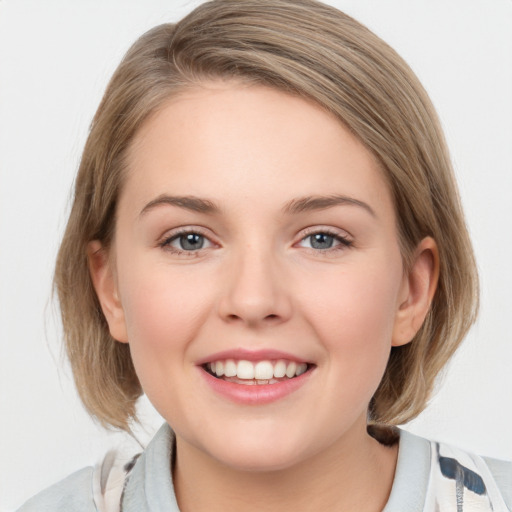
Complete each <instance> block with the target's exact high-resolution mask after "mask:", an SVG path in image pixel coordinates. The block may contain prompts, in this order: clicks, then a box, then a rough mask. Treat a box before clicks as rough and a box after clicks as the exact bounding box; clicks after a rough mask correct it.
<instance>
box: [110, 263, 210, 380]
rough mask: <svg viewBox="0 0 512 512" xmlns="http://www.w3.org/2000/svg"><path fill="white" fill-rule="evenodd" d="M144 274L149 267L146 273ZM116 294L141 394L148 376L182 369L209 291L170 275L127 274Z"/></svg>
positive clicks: (159, 272) (156, 271) (140, 271)
mask: <svg viewBox="0 0 512 512" xmlns="http://www.w3.org/2000/svg"><path fill="white" fill-rule="evenodd" d="M145 268H147V266H146V267H145ZM122 282H123V283H124V288H123V289H122V290H120V292H121V297H122V303H123V310H124V313H125V321H126V328H127V332H128V341H129V343H130V351H131V354H132V358H133V361H134V364H135V367H136V370H137V373H138V375H139V378H140V379H141V382H142V384H143V387H144V388H145V382H144V381H145V380H146V379H147V378H149V379H150V378H151V376H152V375H159V374H160V375H161V374H166V375H169V371H171V370H172V368H173V367H175V366H176V365H178V364H180V365H182V364H183V362H184V359H185V357H186V348H187V346H188V344H189V343H190V342H191V341H192V340H193V339H194V338H195V336H196V332H197V329H198V327H199V326H200V325H201V323H202V317H203V316H204V315H205V310H207V304H208V303H209V301H208V300H207V298H206V296H207V290H205V288H204V283H203V286H202V287H199V286H198V284H199V283H196V282H195V280H194V279H190V278H188V279H187V278H186V276H180V275H179V273H174V274H172V273H171V272H169V269H167V268H165V267H162V268H158V267H154V266H152V267H151V271H145V270H144V268H142V267H141V268H138V269H134V268H132V269H131V272H129V273H126V274H125V279H124V280H123V281H122Z"/></svg>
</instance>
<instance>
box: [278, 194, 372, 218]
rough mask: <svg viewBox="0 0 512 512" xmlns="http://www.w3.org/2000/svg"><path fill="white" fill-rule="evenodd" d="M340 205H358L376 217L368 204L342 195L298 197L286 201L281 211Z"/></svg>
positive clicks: (298, 211) (294, 211)
mask: <svg viewBox="0 0 512 512" xmlns="http://www.w3.org/2000/svg"><path fill="white" fill-rule="evenodd" d="M340 205H350V206H359V207H360V208H363V209H364V210H366V211H367V212H368V213H369V214H370V215H371V216H372V217H377V215H376V213H375V211H374V210H373V208H372V207H371V206H370V205H369V204H367V203H365V202H363V201H360V200H359V199H354V198H353V197H348V196H343V195H330V196H305V197H299V198H297V199H292V200H291V201H289V202H288V203H286V204H285V206H284V208H283V211H284V213H287V214H293V213H303V212H311V211H317V210H325V209H327V208H332V207H333V206H340Z"/></svg>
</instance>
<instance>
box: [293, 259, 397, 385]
mask: <svg viewBox="0 0 512 512" xmlns="http://www.w3.org/2000/svg"><path fill="white" fill-rule="evenodd" d="M400 276H401V266H398V265H396V264H395V265H392V264H390V265H386V264H385V263H382V264H381V265H378V266H371V265H362V266H359V267H357V268H347V269H344V270H343V271H342V272H339V273H338V274H337V275H331V276H324V277H323V278H322V280H320V281H317V282H316V286H315V288H314V290H315V292H314V293H310V294H309V296H308V306H304V307H303V309H304V310H305V311H308V312H309V313H308V320H309V324H310V325H311V326H312V327H313V329H314V330H315V331H316V335H317V337H318V338H319V339H320V340H321V341H322V343H323V345H324V348H325V350H326V353H327V354H328V357H329V359H330V360H331V362H332V363H333V364H336V365H338V366H339V367H341V368H342V372H343V373H345V374H349V375H356V374H358V373H361V372H369V373H374V374H375V375H376V379H377V384H378V381H379V380H380V377H381V374H382V373H383V371H384V368H385V365H386V363H387V360H388V357H389V352H390V349H391V338H392V333H393V326H394V321H395V313H396V308H397V297H398V291H399V285H400Z"/></svg>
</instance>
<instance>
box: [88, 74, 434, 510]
mask: <svg viewBox="0 0 512 512" xmlns="http://www.w3.org/2000/svg"><path fill="white" fill-rule="evenodd" d="M128 162H129V170H128V173H127V176H126V181H125V184H124V187H123V190H122V193H121V196H120V202H119V207H118V216H117V224H116V233H115V238H114V242H113V245H112V247H110V248H108V250H107V248H103V247H102V246H101V244H100V243H99V242H97V241H95V242H92V243H91V244H90V247H89V259H90V267H91V275H92V277H93V281H94V285H95V288H96V291H97V293H98V297H99V299H100V302H101V304H102V308H103V311H104V313H105V316H106V318H107V321H108V323H109V327H110V331H111V333H112V335H113V336H114V338H115V339H117V340H119V341H120V342H123V343H129V344H130V350H131V354H132V357H133V361H134V364H135V368H136V371H137V375H138V376H139V379H140V381H141V384H142V387H143V389H144V391H145V392H146V394H147V395H148V397H149V399H150V400H151V402H152V403H153V404H154V406H155V407H156V408H157V410H158V411H159V412H160V414H161V415H162V416H163V417H164V418H165V419H166V420H167V421H168V423H169V424H170V425H171V426H172V428H173V429H174V431H175V432H176V439H177V462H176V466H175V468H174V480H175V482H174V484H175V489H176V494H177V498H178V502H179V505H180V509H181V510H183V511H192V510H193V511H195V512H197V511H202V510H209V511H215V510H226V509H229V510H242V511H252V510H268V511H272V510H287V509H291V507H293V510H299V511H301V510H336V511H342V510H359V511H363V512H364V511H367V510H368V511H370V510H371V511H377V510H382V508H383V506H384V505H385V503H386V500H387V498H388V496H389V492H390V489H391V485H392V480H393V475H394V470H395V465H396V458H397V447H396V446H395V447H391V448H388V447H384V446H382V445H380V444H379V443H378V442H377V441H375V440H374V439H372V438H371V437H370V436H368V434H367V433H366V412H367V408H368V403H369V401H370V399H371V397H372V395H373V394H374V392H375V390H376V388H377V386H378V384H379V382H380V380H381V377H382V375H383V373H384V370H385V367H386V364H387V360H388V356H389V352H390V349H391V347H392V346H398V345H402V344H405V343H408V342H409V341H410V340H411V339H412V338H413V336H414V334H415V333H416V332H417V330H418V329H419V327H420V326H421V323H422V322H423V319H424V317H425V315H426V313H427V311H428V307H429V304H430V301H431V298H432V295H433V293H434V290H435V286H436V281H437V272H438V261H437V250H436V246H435V242H434V241H433V240H432V239H430V238H426V239H424V240H423V241H422V242H421V244H420V245H419V246H418V248H417V250H416V254H415V261H414V264H413V266H412V268H411V269H410V271H408V272H405V271H404V268H403V262H402V257H401V254H400V249H399V243H398V236H397V230H396V218H395V212H394V206H393V202H392V198H391V194H390V191H389V190H388V187H387V185H386V183H385V180H384V178H383V174H382V170H381V169H380V167H379V164H378V163H377V161H376V160H375V158H374V157H373V156H372V154H371V153H370V152H369V151H368V150H367V149H366V148H365V147H364V146H363V145H362V144H361V143H360V142H359V141H358V140H357V139H356V138H355V137H354V136H352V135H351V134H350V132H349V131H348V130H347V129H346V128H344V126H343V125H342V124H341V123H340V122H339V121H337V120H336V119H335V118H334V117H332V116H331V115H330V114H328V113H326V112H325V111H324V110H322V109H321V108H320V107H319V106H317V105H316V104H313V103H310V102H307V101H305V100H304V99H300V98H297V97H293V96H290V95H287V94H285V93H283V92H280V91H276V90H273V89H269V88H265V87H263V86H247V85H240V84H237V83H230V82H227V83H225V82H220V83H205V84H204V85H203V86H202V87H197V88H194V89H190V90H187V91H186V92H184V93H182V94H180V95H179V96H176V97H173V98H171V99H170V100H169V101H168V103H167V104H166V105H165V106H164V107H163V108H162V109H161V110H160V111H159V112H158V113H157V114H156V115H153V116H152V117H151V118H150V119H149V120H148V121H147V122H146V123H145V125H144V126H143V127H142V129H141V130H140V132H139V133H138V134H137V136H136V139H135V142H134V144H133V145H132V147H131V148H130V152H129V158H128ZM164 194H167V195H172V196H195V197H198V198H203V199H206V200H208V201H211V202H212V203H215V204H216V205H217V206H218V207H219V211H218V212H215V213H205V212H200V211H192V210H189V209H187V208H183V207H179V206H176V205H173V204H168V203H159V204H151V203H152V202H154V201H155V200H159V199H161V197H162V195H164ZM335 194H336V195H342V196H344V197H348V198H350V199H352V200H356V201H358V202H361V203H364V205H366V206H361V204H355V203H353V202H352V203H351V202H345V203H342V204H336V205H331V206H330V207H324V208H321V209H313V210H311V211H301V212H283V208H284V207H285V206H286V205H287V204H289V203H290V201H293V200H295V199H297V198H303V197H305V196H323V197H325V196H332V195H335ZM148 205H149V206H148ZM141 212H142V213H141ZM180 228H187V229H188V230H189V231H193V232H196V233H200V234H201V235H203V236H204V237H205V238H204V239H201V240H204V244H203V248H202V249H200V250H198V251H197V250H196V251H185V250H183V247H182V246H180V244H182V242H183V239H181V241H180V238H176V233H177V231H178V230H179V229H180ZM326 232H327V233H330V234H332V235H334V236H337V237H342V238H340V240H341V241H337V240H334V241H333V245H332V247H331V248H328V249H318V248H315V247H313V245H312V244H313V241H312V238H311V234H312V233H326ZM173 237H174V238H173ZM343 240H346V241H348V242H349V244H348V245H346V242H343ZM180 251H181V252H180ZM233 348H245V349H248V350H255V349H278V350H282V351H285V352H288V353H290V354H293V355H294V356H296V357H298V358H301V359H304V360H306V361H308V362H310V363H312V364H313V365H314V367H313V370H312V371H311V374H310V375H309V378H308V379H307V381H306V383H305V384H304V385H302V386H301V387H300V388H299V389H298V390H296V391H295V392H293V393H291V394H290V395H288V396H286V397H284V398H282V399H280V400H278V401H276V402H272V403H269V404H264V405H247V404H239V403H234V402H233V401H231V400H229V399H227V398H225V397H223V396H220V395H218V394H216V393H215V392H214V391H212V389H211V388H210V387H209V386H207V385H205V381H204V378H203V375H201V372H202V371H203V370H202V369H201V368H200V367H199V366H198V364H197V362H198V361H199V360H201V359H204V358H205V357H208V356H209V355H211V354H213V353H215V352H219V351H223V350H228V349H233ZM340 482H341V485H340ZM198 488H200V489H201V493H197V492H195V489H198ZM347 489H350V492H347ZM368 496H372V499H371V500H368Z"/></svg>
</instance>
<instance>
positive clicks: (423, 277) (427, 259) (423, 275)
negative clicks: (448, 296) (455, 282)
mask: <svg viewBox="0 0 512 512" xmlns="http://www.w3.org/2000/svg"><path fill="white" fill-rule="evenodd" d="M438 279H439V252H438V249H437V244H436V242H435V240H434V239H433V238H432V237H426V238H424V239H423V240H422V241H421V242H420V243H419V245H418V247H417V248H416V251H415V252H414V258H413V261H412V266H411V268H410V270H409V272H408V273H407V274H404V277H403V280H402V285H401V289H400V295H399V301H398V310H397V312H396V317H395V325H394V329H393V338H392V343H391V344H392V346H394V347H398V346H401V345H405V344H407V343H409V342H410V341H412V339H413V338H414V336H415V335H416V333H417V332H418V331H419V329H420V327H421V326H422V324H423V321H424V320H425V317H426V316H427V313H428V310H429V309H430V304H431V302H432V299H433V297H434V293H435V291H436V288H437V281H438Z"/></svg>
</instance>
